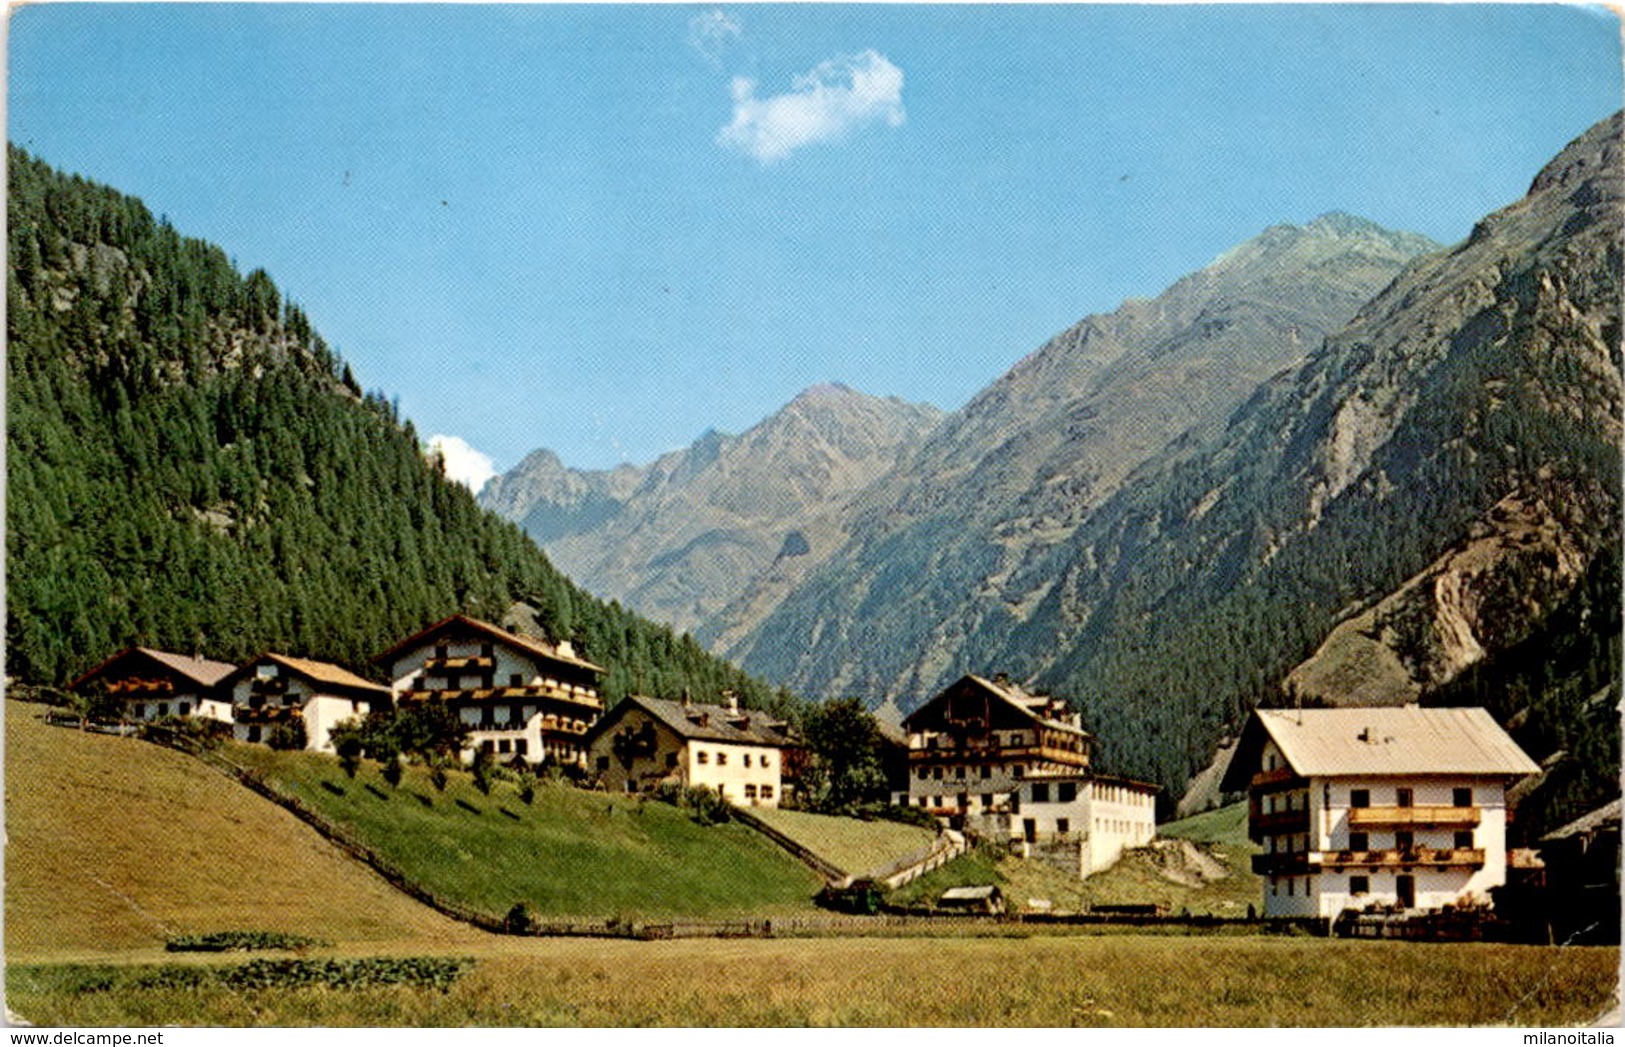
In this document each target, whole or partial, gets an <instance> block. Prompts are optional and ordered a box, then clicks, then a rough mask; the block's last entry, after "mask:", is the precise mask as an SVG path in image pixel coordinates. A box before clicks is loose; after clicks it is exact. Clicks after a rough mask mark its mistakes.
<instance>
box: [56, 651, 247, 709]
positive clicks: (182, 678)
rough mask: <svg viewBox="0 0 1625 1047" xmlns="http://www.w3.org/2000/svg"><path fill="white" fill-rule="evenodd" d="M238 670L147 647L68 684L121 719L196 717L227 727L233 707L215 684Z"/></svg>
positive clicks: (119, 655)
mask: <svg viewBox="0 0 1625 1047" xmlns="http://www.w3.org/2000/svg"><path fill="white" fill-rule="evenodd" d="M236 668H237V667H236V666H235V665H232V664H231V663H229V662H216V661H211V660H210V659H208V658H202V657H188V656H187V655H184V654H173V653H171V652H169V651H159V650H154V649H153V648H151V647H127V648H125V649H124V650H122V651H120V652H119V653H117V654H115V655H113V656H112V657H111V658H108V659H106V660H105V661H103V662H101V663H100V664H98V665H96V666H95V667H94V668H92V669H90V670H88V671H86V672H85V673H84V674H83V675H81V676H80V677H79V678H78V679H76V680H74V681H73V682H72V683H70V684H68V689H69V690H71V691H74V692H76V693H78V694H84V695H103V696H105V697H107V698H108V699H110V700H111V703H112V704H113V705H114V706H116V708H117V709H118V711H119V716H120V718H121V719H125V720H135V721H144V720H159V719H163V718H164V717H167V716H181V717H188V716H200V717H203V718H204V719H208V720H219V721H220V722H221V723H230V722H231V701H230V699H229V698H226V697H223V696H222V695H221V693H220V689H219V684H220V681H221V680H223V679H224V678H225V677H226V676H227V675H228V674H230V673H231V672H232V671H233V670H235V669H236Z"/></svg>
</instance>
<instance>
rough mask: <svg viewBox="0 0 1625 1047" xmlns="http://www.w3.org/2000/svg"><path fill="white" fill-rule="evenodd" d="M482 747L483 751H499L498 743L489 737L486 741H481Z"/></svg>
mask: <svg viewBox="0 0 1625 1047" xmlns="http://www.w3.org/2000/svg"><path fill="white" fill-rule="evenodd" d="M480 749H481V751H483V752H487V753H494V752H496V751H497V743H496V742H494V741H492V740H491V739H489V738H487V739H486V740H485V741H483V742H481V743H480Z"/></svg>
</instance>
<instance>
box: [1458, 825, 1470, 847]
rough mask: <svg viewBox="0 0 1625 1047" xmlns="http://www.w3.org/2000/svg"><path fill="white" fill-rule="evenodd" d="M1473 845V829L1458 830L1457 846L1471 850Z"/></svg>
mask: <svg viewBox="0 0 1625 1047" xmlns="http://www.w3.org/2000/svg"><path fill="white" fill-rule="evenodd" d="M1472 846H1473V831H1472V830H1471V829H1457V830H1456V848H1457V849H1458V850H1463V851H1466V850H1471V849H1472Z"/></svg>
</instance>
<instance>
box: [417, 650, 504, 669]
mask: <svg viewBox="0 0 1625 1047" xmlns="http://www.w3.org/2000/svg"><path fill="white" fill-rule="evenodd" d="M496 664H497V662H496V659H495V658H492V657H491V656H489V655H479V654H471V655H465V656H463V657H460V658H452V657H449V656H448V657H445V658H425V659H424V660H423V667H424V668H425V669H427V670H429V671H430V672H443V671H445V670H447V669H494V668H496Z"/></svg>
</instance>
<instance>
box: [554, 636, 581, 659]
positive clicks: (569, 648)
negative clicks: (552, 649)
mask: <svg viewBox="0 0 1625 1047" xmlns="http://www.w3.org/2000/svg"><path fill="white" fill-rule="evenodd" d="M556 650H557V651H558V652H559V657H561V658H574V657H575V656H576V645H575V644H573V643H571V642H570V641H569V640H560V641H559V645H558V647H557V648H556Z"/></svg>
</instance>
